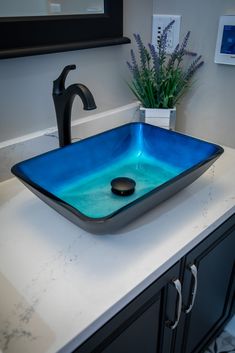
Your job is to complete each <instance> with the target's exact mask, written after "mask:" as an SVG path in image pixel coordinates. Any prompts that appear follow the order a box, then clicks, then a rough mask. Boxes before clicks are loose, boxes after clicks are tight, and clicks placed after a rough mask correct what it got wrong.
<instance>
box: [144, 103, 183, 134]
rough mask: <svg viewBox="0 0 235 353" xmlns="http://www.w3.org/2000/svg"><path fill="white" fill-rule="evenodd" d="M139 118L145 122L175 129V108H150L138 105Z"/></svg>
mask: <svg viewBox="0 0 235 353" xmlns="http://www.w3.org/2000/svg"><path fill="white" fill-rule="evenodd" d="M140 114H141V120H142V121H144V122H145V123H147V124H151V125H155V126H160V127H163V128H165V129H170V130H175V121H176V108H173V109H151V108H143V107H140Z"/></svg>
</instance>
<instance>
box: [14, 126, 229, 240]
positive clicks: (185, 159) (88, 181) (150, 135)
mask: <svg viewBox="0 0 235 353" xmlns="http://www.w3.org/2000/svg"><path fill="white" fill-rule="evenodd" d="M222 153H223V148H222V147H220V146H218V145H215V144H211V143H208V142H205V141H202V140H199V139H196V138H193V137H189V136H186V135H183V134H180V133H177V132H173V131H169V130H165V129H162V128H159V127H156V126H152V125H148V124H145V123H130V124H126V125H123V126H121V127H118V128H115V129H112V130H109V131H106V132H103V133H101V134H98V135H95V136H93V137H90V138H87V139H84V140H82V141H79V142H76V143H73V144H70V145H69V146H66V147H63V148H58V149H56V150H53V151H50V152H48V153H45V154H42V155H39V156H37V157H34V158H31V159H29V160H26V161H23V162H21V163H18V164H16V165H15V166H13V168H12V172H13V174H15V175H16V176H17V177H18V178H19V179H20V180H21V181H22V182H23V183H24V184H25V185H26V186H27V187H28V188H29V189H30V190H31V191H33V192H34V193H35V194H36V195H37V196H39V197H40V198H41V199H42V200H43V201H45V202H46V203H47V204H49V205H50V206H52V207H53V208H54V209H56V210H57V211H58V212H59V213H61V214H62V215H64V216H65V217H67V218H68V219H70V220H71V221H72V222H74V223H76V224H77V225H78V226H80V227H81V228H83V229H85V230H87V231H89V232H92V233H97V234H103V233H110V232H114V231H117V230H118V229H119V228H121V227H123V226H124V225H126V224H128V223H129V222H131V221H132V220H134V219H135V218H137V217H139V216H140V215H142V214H143V213H145V212H146V211H148V210H149V209H151V208H153V207H155V206H156V205H158V204H159V203H160V202H162V201H164V200H166V199H167V198H169V197H170V196H172V195H173V194H175V193H176V192H178V191H179V190H181V189H182V188H184V187H186V186H187V185H189V184H190V183H192V182H193V181H194V180H195V179H197V178H198V177H199V176H200V175H201V174H202V173H204V172H205V171H206V169H208V168H209V167H210V165H211V164H212V163H213V162H214V161H215V160H216V159H217V158H218V157H219V156H220V155H221V154H222ZM120 177H121V178H128V180H129V179H132V180H133V181H134V183H135V189H133V190H134V192H133V190H132V192H133V193H132V194H131V195H128V196H126V195H123V192H122V190H121V192H120V195H119V194H116V193H114V192H113V191H115V192H116V191H118V192H119V191H120V190H113V191H112V190H111V181H112V180H113V179H116V178H120ZM121 181H122V180H121ZM119 186H120V185H119ZM125 186H126V185H124V188H125ZM132 186H133V185H132ZM121 187H122V182H121Z"/></svg>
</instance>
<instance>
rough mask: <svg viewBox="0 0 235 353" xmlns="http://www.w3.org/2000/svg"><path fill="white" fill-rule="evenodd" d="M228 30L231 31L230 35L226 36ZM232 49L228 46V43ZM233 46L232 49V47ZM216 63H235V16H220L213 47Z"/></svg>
mask: <svg viewBox="0 0 235 353" xmlns="http://www.w3.org/2000/svg"><path fill="white" fill-rule="evenodd" d="M228 31H231V37H228V33H229V32H228ZM229 41H230V42H231V44H232V47H231V48H232V49H231V50H230V49H229V48H228V45H229V43H228V42H229ZM233 46H234V49H233ZM214 61H215V63H216V64H227V65H235V16H234V15H227V16H221V17H220V20H219V28H218V35H217V42H216V49H215V59H214Z"/></svg>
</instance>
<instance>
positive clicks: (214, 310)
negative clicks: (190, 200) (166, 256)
mask: <svg viewBox="0 0 235 353" xmlns="http://www.w3.org/2000/svg"><path fill="white" fill-rule="evenodd" d="M234 260H235V215H233V216H232V217H231V218H229V219H228V220H227V221H226V222H224V223H223V224H222V225H220V226H219V227H218V228H217V229H216V230H215V231H213V232H212V233H211V234H210V235H209V236H208V237H207V238H206V239H204V240H203V241H202V242H201V243H199V245H197V246H196V247H195V248H194V249H192V250H191V251H190V252H189V253H188V254H187V255H186V256H184V257H183V258H182V259H181V260H180V261H179V262H177V263H176V264H175V265H174V266H173V267H171V268H170V269H169V270H168V271H167V272H166V273H165V274H163V275H162V276H161V277H160V278H159V279H157V280H156V281H155V282H154V283H152V284H151V285H150V286H149V287H148V288H147V289H146V290H144V291H143V292H142V293H141V294H140V295H139V296H137V297H136V298H135V299H134V300H133V301H131V302H130V303H129V304H128V305H127V306H126V307H125V308H124V309H123V310H121V311H120V312H119V313H118V314H117V315H116V316H114V317H113V318H112V319H111V320H110V321H109V322H107V323H106V324H105V325H104V326H103V327H101V328H100V330H98V331H97V332H96V333H95V334H94V335H92V336H91V337H90V338H89V339H88V340H87V341H86V342H85V343H84V344H82V345H81V346H80V347H78V348H77V349H76V350H75V352H74V353H133V352H134V353H196V352H197V353H199V352H203V350H204V349H205V348H206V347H207V345H208V344H209V343H210V341H211V340H212V339H213V338H214V337H215V336H216V334H217V333H219V331H220V330H221V329H222V328H223V326H224V325H225V323H226V321H227V320H228V318H229V317H230V316H231V314H232V312H233V310H232V306H233V303H234V287H235V286H234Z"/></svg>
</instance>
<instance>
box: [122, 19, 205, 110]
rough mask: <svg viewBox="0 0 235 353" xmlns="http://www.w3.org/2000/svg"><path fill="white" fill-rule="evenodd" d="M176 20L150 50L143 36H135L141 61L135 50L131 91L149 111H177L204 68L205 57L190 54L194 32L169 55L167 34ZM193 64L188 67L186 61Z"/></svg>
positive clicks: (131, 67)
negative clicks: (191, 38)
mask: <svg viewBox="0 0 235 353" xmlns="http://www.w3.org/2000/svg"><path fill="white" fill-rule="evenodd" d="M173 24H174V21H172V22H170V23H169V25H168V26H167V27H166V28H165V29H164V30H163V32H162V35H161V36H160V38H159V41H158V43H157V49H155V46H154V45H152V44H148V47H147V48H146V47H145V46H144V44H143V41H142V39H141V37H140V35H139V34H134V38H135V41H136V43H137V47H138V52H139V58H138V60H137V58H136V55H135V53H134V50H133V49H131V62H127V65H128V67H129V69H130V72H131V74H132V81H131V83H130V84H129V87H130V89H131V90H132V92H133V93H134V95H135V96H136V97H137V99H138V100H139V101H140V102H141V104H142V106H143V107H145V108H173V107H174V106H175V105H176V104H177V103H178V101H179V99H180V98H181V96H182V95H183V94H184V92H185V90H186V88H187V87H188V86H189V84H190V81H191V79H192V77H193V75H194V74H195V72H196V71H197V70H198V69H199V68H200V67H201V66H202V65H203V63H204V62H203V61H202V57H201V55H197V53H194V52H190V51H188V50H187V49H186V48H187V44H188V41H189V37H190V32H188V33H187V34H186V36H185V37H184V39H183V41H182V44H181V45H180V44H178V45H177V46H176V47H175V49H174V51H173V53H172V54H170V55H167V53H166V46H167V35H168V32H169V30H170V28H171V27H172V26H173ZM185 57H190V59H192V61H191V64H188V66H187V65H185V62H184V58H185Z"/></svg>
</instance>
